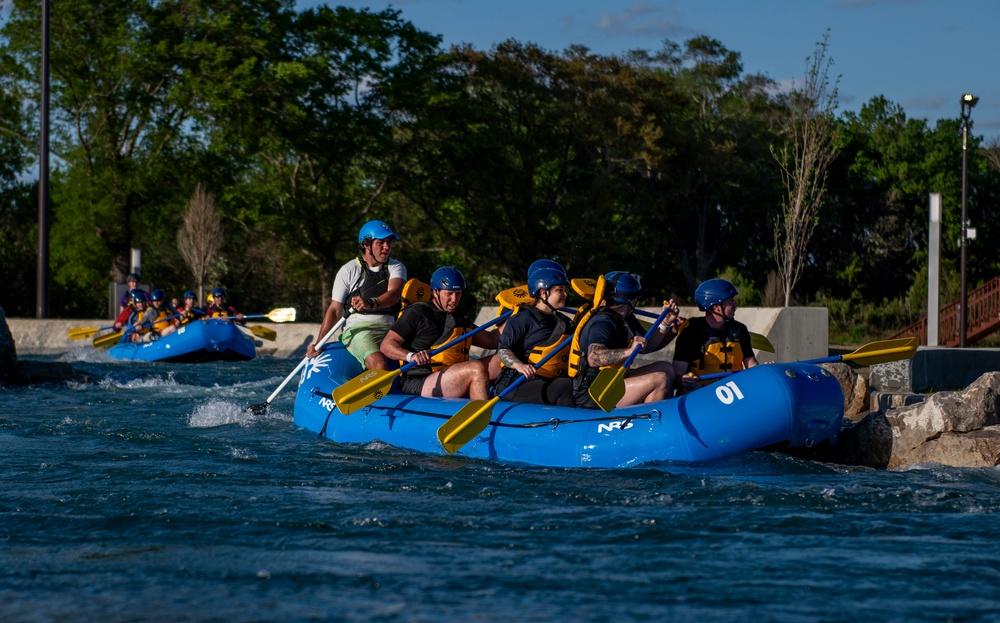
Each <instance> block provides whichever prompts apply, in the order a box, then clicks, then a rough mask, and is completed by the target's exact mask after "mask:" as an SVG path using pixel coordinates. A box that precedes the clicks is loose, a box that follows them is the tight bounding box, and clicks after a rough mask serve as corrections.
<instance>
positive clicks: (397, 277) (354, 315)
mask: <svg viewBox="0 0 1000 623" xmlns="http://www.w3.org/2000/svg"><path fill="white" fill-rule="evenodd" d="M398 240H399V235H398V234H396V233H395V232H394V231H392V228H390V227H389V225H387V224H386V223H384V222H382V221H368V222H367V223H365V224H364V225H362V226H361V229H360V231H358V257H357V258H355V259H353V260H351V261H350V262H347V263H346V264H344V265H343V266H341V267H340V270H339V271H337V276H336V278H335V279H334V281H333V293H332V296H331V299H330V306H329V307H327V309H326V314H325V315H324V316H323V324H322V325H320V328H319V331H318V333H317V335H326V334H327V332H329V331H330V329H332V328H333V326H334V325H335V324H336V323H337V320H338V319H339V318H340V317H341V316H342V315H344V316H346V317H347V318H346V320H345V321H344V330H343V332H342V333H341V334H340V341H341V342H343V344H344V346H346V347H347V351H348V352H349V353H351V354H352V355H354V358H355V359H357V360H358V363H360V364H361V365H363V366H364V367H365V368H366V369H368V370H387V369H389V361H388V360H387V359H386V358H385V356H384V355H383V354H382V352H381V351H380V350H379V348H380V346H381V344H382V340H383V339H384V338H385V336H386V334H387V333H388V332H389V327H390V326H392V323H393V322H395V321H396V315H397V314H398V313H399V310H400V307H401V304H400V296H401V295H402V292H403V285H404V284H405V283H406V267H405V266H403V263H402V262H400V261H399V260H397V259H394V258H392V257H389V254H390V253H391V252H392V244H393V242H396V241H398ZM316 344H317V343H316V342H313V343H312V344H310V345H309V348H307V349H306V356H307V357H315V356H316V355H318V354H319V351H318V350H316Z"/></svg>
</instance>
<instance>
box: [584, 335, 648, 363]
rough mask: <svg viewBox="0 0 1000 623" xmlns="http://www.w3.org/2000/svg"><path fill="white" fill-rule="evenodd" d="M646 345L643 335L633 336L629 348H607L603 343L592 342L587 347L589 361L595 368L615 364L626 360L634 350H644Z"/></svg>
mask: <svg viewBox="0 0 1000 623" xmlns="http://www.w3.org/2000/svg"><path fill="white" fill-rule="evenodd" d="M645 345H646V340H645V338H643V336H641V335H637V336H635V337H633V338H632V343H631V344H630V345H629V347H628V348H605V347H604V345H602V344H591V345H590V348H588V349H587V363H588V364H590V365H591V366H593V367H595V368H598V367H601V366H610V365H614V364H616V363H618V362H620V361H625V360H626V359H628V356H629V355H631V354H632V351H634V350H636V349H638V350H642V347H643V346H645Z"/></svg>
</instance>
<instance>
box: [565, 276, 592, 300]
mask: <svg viewBox="0 0 1000 623" xmlns="http://www.w3.org/2000/svg"><path fill="white" fill-rule="evenodd" d="M569 285H570V287H571V288H573V291H574V292H576V293H577V294H579V295H580V296H582V297H583V298H585V299H587V300H588V301H589V300H591V299H593V298H594V292H595V291H596V290H597V280H596V279H570V280H569Z"/></svg>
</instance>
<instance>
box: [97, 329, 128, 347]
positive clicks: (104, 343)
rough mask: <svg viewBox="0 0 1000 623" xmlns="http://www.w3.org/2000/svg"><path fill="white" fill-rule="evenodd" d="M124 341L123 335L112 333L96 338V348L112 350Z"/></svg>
mask: <svg viewBox="0 0 1000 623" xmlns="http://www.w3.org/2000/svg"><path fill="white" fill-rule="evenodd" d="M121 339H122V334H121V333H117V332H114V331H112V332H111V333H108V334H106V335H99V336H97V337H95V338H94V348H111V347H112V346H114V345H115V344H117V343H118V342H120V341H121Z"/></svg>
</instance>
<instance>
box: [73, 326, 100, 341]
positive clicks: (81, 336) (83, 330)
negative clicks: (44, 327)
mask: <svg viewBox="0 0 1000 623" xmlns="http://www.w3.org/2000/svg"><path fill="white" fill-rule="evenodd" d="M98 331H100V329H98V328H97V327H77V328H75V329H70V330H69V331H67V333H68V334H69V339H71V340H85V339H87V338H88V337H90V336H91V335H93V334H95V333H97V332H98Z"/></svg>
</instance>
